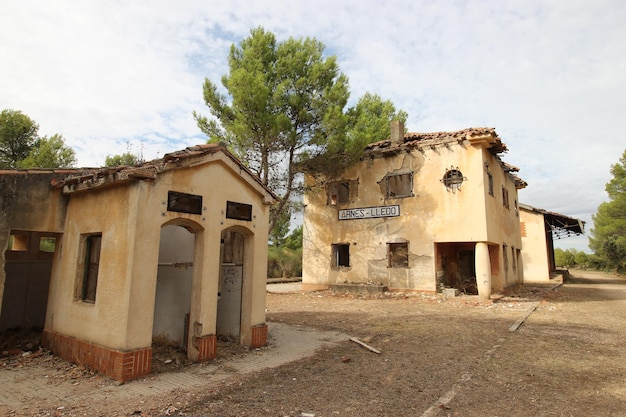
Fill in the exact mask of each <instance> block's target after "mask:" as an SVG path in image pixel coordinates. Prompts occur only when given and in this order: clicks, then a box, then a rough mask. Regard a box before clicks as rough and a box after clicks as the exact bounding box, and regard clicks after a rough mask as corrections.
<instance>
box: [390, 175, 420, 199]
mask: <svg viewBox="0 0 626 417" xmlns="http://www.w3.org/2000/svg"><path fill="white" fill-rule="evenodd" d="M412 195H413V173H412V172H410V173H407V174H393V175H387V176H386V177H385V197H386V198H402V197H411V196H412Z"/></svg>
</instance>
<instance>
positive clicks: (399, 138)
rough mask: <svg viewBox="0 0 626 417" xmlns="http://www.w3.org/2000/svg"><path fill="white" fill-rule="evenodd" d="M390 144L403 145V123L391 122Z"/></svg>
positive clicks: (398, 121)
mask: <svg viewBox="0 0 626 417" xmlns="http://www.w3.org/2000/svg"><path fill="white" fill-rule="evenodd" d="M390 139H391V142H394V143H404V123H402V121H400V120H392V121H391V137H390Z"/></svg>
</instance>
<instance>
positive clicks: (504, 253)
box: [502, 245, 509, 271]
mask: <svg viewBox="0 0 626 417" xmlns="http://www.w3.org/2000/svg"><path fill="white" fill-rule="evenodd" d="M507 249H508V248H507V246H506V245H502V261H503V263H504V270H505V271H508V270H509V253H508V252H507Z"/></svg>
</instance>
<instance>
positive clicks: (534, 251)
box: [520, 209, 550, 282]
mask: <svg viewBox="0 0 626 417" xmlns="http://www.w3.org/2000/svg"><path fill="white" fill-rule="evenodd" d="M520 220H521V222H522V228H523V229H524V230H525V235H526V236H524V237H522V259H523V264H524V281H525V282H542V281H543V282H547V281H549V280H550V265H549V264H548V255H547V254H548V247H547V243H546V232H545V224H544V217H543V214H541V213H535V212H533V211H529V210H525V209H521V210H520Z"/></svg>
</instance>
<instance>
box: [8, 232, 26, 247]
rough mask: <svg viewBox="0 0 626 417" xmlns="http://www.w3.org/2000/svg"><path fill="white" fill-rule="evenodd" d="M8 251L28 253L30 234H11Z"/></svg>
mask: <svg viewBox="0 0 626 417" xmlns="http://www.w3.org/2000/svg"><path fill="white" fill-rule="evenodd" d="M7 250H10V251H14V252H26V251H27V250H28V234H27V233H25V232H21V233H20V232H13V231H12V232H11V234H10V235H9V246H8V248H7Z"/></svg>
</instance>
